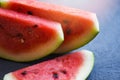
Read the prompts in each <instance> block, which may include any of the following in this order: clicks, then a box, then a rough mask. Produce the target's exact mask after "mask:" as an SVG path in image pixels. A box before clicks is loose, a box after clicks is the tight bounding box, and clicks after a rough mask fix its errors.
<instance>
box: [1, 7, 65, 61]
mask: <svg viewBox="0 0 120 80" xmlns="http://www.w3.org/2000/svg"><path fill="white" fill-rule="evenodd" d="M63 39H64V37H63V31H62V28H61V25H60V24H59V23H57V22H52V21H48V20H44V19H40V18H38V17H34V16H30V15H25V14H20V13H17V12H14V11H11V10H5V9H1V8H0V57H2V58H6V59H10V60H14V61H31V60H35V59H38V58H41V57H43V56H46V55H48V54H50V53H51V52H53V51H54V50H55V49H56V48H57V47H58V46H59V45H60V44H61V43H62V41H63Z"/></svg>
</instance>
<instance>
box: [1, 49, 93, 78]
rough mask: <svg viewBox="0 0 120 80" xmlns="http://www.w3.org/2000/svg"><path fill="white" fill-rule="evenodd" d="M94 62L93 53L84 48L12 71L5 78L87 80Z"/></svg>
mask: <svg viewBox="0 0 120 80" xmlns="http://www.w3.org/2000/svg"><path fill="white" fill-rule="evenodd" d="M93 64H94V56H93V53H92V52H90V51H88V50H82V51H77V52H72V53H70V54H67V55H64V56H61V57H57V58H55V59H52V60H48V61H45V62H42V63H38V64H36V65H33V66H29V67H26V68H23V69H19V70H17V71H14V72H10V73H8V74H6V75H5V76H4V79H3V80H85V79H86V77H87V76H88V75H89V73H90V72H91V70H92V68H93Z"/></svg>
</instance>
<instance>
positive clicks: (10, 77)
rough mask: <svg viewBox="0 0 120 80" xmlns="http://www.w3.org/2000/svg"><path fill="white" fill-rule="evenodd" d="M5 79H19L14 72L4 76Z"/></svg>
mask: <svg viewBox="0 0 120 80" xmlns="http://www.w3.org/2000/svg"><path fill="white" fill-rule="evenodd" d="M3 80H17V79H16V78H15V77H14V76H13V75H12V73H8V74H6V75H5V76H4V78H3Z"/></svg>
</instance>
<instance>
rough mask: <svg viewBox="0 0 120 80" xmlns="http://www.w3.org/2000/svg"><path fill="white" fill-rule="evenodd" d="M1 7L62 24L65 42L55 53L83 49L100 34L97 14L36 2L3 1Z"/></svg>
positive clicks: (26, 0)
mask: <svg viewBox="0 0 120 80" xmlns="http://www.w3.org/2000/svg"><path fill="white" fill-rule="evenodd" d="M0 3H1V7H3V8H7V9H11V10H14V11H17V12H22V13H25V14H29V15H35V16H39V17H42V18H46V19H49V20H53V21H57V22H60V23H61V24H62V28H63V32H64V37H65V39H64V42H63V43H62V45H61V46H60V47H59V48H58V49H57V50H56V51H55V53H64V52H67V51H71V50H74V49H77V48H79V47H82V46H83V45H85V44H87V43H88V42H90V41H91V40H92V39H93V38H94V37H95V36H96V35H97V34H98V32H99V25H98V20H97V17H96V14H94V13H91V12H86V11H82V10H79V9H74V8H68V7H64V6H58V5H53V4H48V3H42V2H38V1H35V0H2V1H0Z"/></svg>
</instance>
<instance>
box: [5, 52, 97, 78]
mask: <svg viewBox="0 0 120 80" xmlns="http://www.w3.org/2000/svg"><path fill="white" fill-rule="evenodd" d="M81 53H82V54H83V55H84V58H85V64H84V63H83V64H84V66H83V67H80V69H79V71H78V72H77V73H79V74H77V73H76V74H77V75H76V76H75V79H74V80H86V79H87V78H88V76H89V74H90V73H91V72H92V70H93V67H94V60H95V58H94V54H93V52H91V51H88V50H81ZM85 70H86V71H85ZM81 75H82V76H81ZM3 80H17V79H16V78H15V77H14V75H13V74H12V73H8V74H6V75H5V76H4V78H3Z"/></svg>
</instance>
